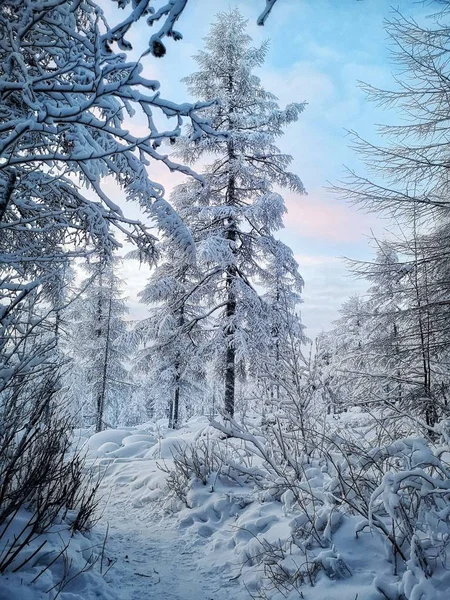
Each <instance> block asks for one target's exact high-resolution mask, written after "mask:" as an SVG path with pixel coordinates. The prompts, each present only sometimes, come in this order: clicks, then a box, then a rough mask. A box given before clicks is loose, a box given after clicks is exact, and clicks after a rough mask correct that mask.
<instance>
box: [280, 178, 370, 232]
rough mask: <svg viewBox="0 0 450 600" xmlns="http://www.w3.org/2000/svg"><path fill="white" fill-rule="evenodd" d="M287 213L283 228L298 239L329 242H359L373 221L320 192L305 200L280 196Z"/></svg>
mask: <svg viewBox="0 0 450 600" xmlns="http://www.w3.org/2000/svg"><path fill="white" fill-rule="evenodd" d="M284 197H285V201H286V207H287V209H288V213H287V215H286V216H285V219H284V222H285V227H286V229H287V230H289V231H291V232H292V231H295V233H298V234H299V235H300V236H302V237H307V238H316V239H323V240H324V241H332V242H344V241H345V242H351V241H359V240H361V237H362V236H363V235H364V234H368V233H369V231H370V229H371V228H373V227H374V225H375V224H376V223H375V217H373V216H372V217H371V216H370V215H367V214H364V213H361V212H358V211H357V210H356V209H354V208H352V207H351V206H348V205H346V204H345V203H344V202H341V201H339V200H338V199H334V198H332V197H327V196H326V195H325V193H324V192H323V191H321V190H313V191H312V192H311V193H309V194H308V195H307V196H297V195H294V194H289V193H286V194H284Z"/></svg>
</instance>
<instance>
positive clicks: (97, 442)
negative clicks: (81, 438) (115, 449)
mask: <svg viewBox="0 0 450 600" xmlns="http://www.w3.org/2000/svg"><path fill="white" fill-rule="evenodd" d="M130 435H131V433H130V431H129V430H127V429H107V430H105V431H100V432H99V433H94V435H92V436H91V437H90V438H89V439H88V440H87V441H86V442H85V444H84V446H83V448H82V449H83V450H86V451H87V458H101V457H103V456H104V453H103V451H100V448H101V447H102V446H104V445H105V444H111V443H112V444H117V446H121V444H122V442H123V440H124V438H126V437H128V436H130ZM107 452H108V451H107Z"/></svg>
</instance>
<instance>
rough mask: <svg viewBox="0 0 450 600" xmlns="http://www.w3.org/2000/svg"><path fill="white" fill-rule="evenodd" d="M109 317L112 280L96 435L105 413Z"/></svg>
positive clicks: (109, 331) (109, 312) (110, 301)
mask: <svg viewBox="0 0 450 600" xmlns="http://www.w3.org/2000/svg"><path fill="white" fill-rule="evenodd" d="M99 305H101V300H99ZM111 315H112V279H111V289H110V297H109V302H108V314H107V317H106V336H105V354H104V360H103V373H102V388H101V390H100V392H99V394H98V396H97V414H96V421H95V431H96V432H97V433H98V432H99V431H102V430H103V424H104V421H103V414H104V412H105V396H106V386H107V379H108V364H109V338H110V333H111Z"/></svg>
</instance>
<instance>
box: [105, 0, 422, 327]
mask: <svg viewBox="0 0 450 600" xmlns="http://www.w3.org/2000/svg"><path fill="white" fill-rule="evenodd" d="M263 4H264V3H263V1H262V0H241V1H240V2H239V3H237V5H238V7H239V9H240V10H241V12H242V13H243V14H244V15H245V16H247V17H248V19H249V33H250V35H251V36H252V37H253V39H254V43H255V45H257V44H259V43H261V41H263V40H265V39H269V40H270V50H269V53H268V56H267V60H266V63H265V65H264V67H263V68H261V69H260V71H259V72H258V73H257V74H258V75H259V76H260V77H261V79H262V81H263V84H264V85H265V87H266V89H268V90H269V91H271V92H273V93H274V94H275V95H277V96H278V98H279V100H280V105H285V104H286V103H289V102H294V101H307V103H308V107H307V109H306V111H305V112H304V113H303V115H302V116H301V117H300V120H299V121H298V123H296V124H294V125H292V126H291V127H290V128H289V130H288V131H286V135H285V136H284V137H283V138H282V139H281V140H280V143H279V146H280V147H281V148H282V150H283V151H286V152H288V153H290V154H291V155H292V156H293V157H294V161H293V166H292V170H294V171H295V172H296V173H298V175H300V177H301V178H302V180H303V182H304V185H305V187H306V189H307V191H308V195H307V196H302V197H298V196H297V197H296V196H294V195H292V194H287V195H285V198H286V203H287V206H288V210H289V212H288V214H287V216H286V219H285V225H286V228H285V230H284V231H283V232H282V234H281V237H282V238H283V240H284V241H285V242H286V243H288V244H289V245H290V247H291V248H292V249H293V251H294V253H295V255H296V257H297V259H298V262H299V264H300V271H301V273H302V275H303V277H304V279H305V284H306V285H305V290H304V304H303V307H302V313H303V321H304V323H305V325H306V327H307V332H308V334H309V335H310V336H311V337H313V336H314V335H316V334H317V333H318V332H319V331H320V330H321V329H322V328H324V329H327V328H329V327H330V326H331V322H332V321H333V319H335V318H337V316H338V309H339V307H340V305H341V304H342V302H343V301H344V300H345V299H346V298H347V297H348V296H349V295H351V294H352V293H355V292H358V291H363V290H364V288H365V286H364V284H363V283H362V282H357V281H355V280H353V279H352V278H351V277H349V276H348V273H347V271H346V268H345V265H344V263H343V262H342V261H341V260H340V258H341V257H343V256H348V257H351V258H362V259H366V258H368V257H370V256H371V255H372V251H371V249H370V247H369V244H368V241H369V240H368V238H369V237H370V235H371V230H373V231H374V232H375V234H376V235H378V236H382V235H383V231H384V230H385V229H386V228H388V229H389V223H388V222H386V221H383V220H381V219H379V218H377V217H376V216H375V215H365V214H363V213H361V212H358V211H356V210H355V209H354V208H352V207H349V206H347V205H345V203H343V202H342V201H340V200H339V199H337V198H335V197H334V196H332V195H331V194H330V193H329V192H328V191H327V190H326V189H325V187H326V186H327V184H328V182H337V181H338V180H339V179H340V178H342V176H343V173H344V167H343V165H346V166H348V167H351V168H355V169H356V170H358V171H359V172H363V167H362V165H361V164H359V163H358V159H357V157H356V156H355V155H354V153H353V151H352V150H351V149H349V148H348V138H347V137H346V130H348V129H350V130H356V131H358V133H360V134H362V135H363V136H364V137H368V138H372V139H373V138H374V137H375V136H376V128H375V124H376V123H382V122H386V121H387V120H391V119H392V117H390V116H389V115H385V114H383V113H382V112H380V110H377V109H376V107H374V106H373V105H372V104H370V103H367V102H366V101H365V98H364V94H363V93H362V92H361V91H360V90H359V88H358V87H357V82H358V80H363V81H365V82H368V83H371V84H373V85H375V86H380V87H388V88H392V86H393V85H394V83H393V78H392V72H393V70H394V68H395V67H394V65H393V64H392V63H391V60H390V56H389V50H388V40H387V35H386V33H385V31H384V29H383V20H384V19H385V18H386V17H389V15H390V14H392V6H394V7H395V8H396V9H398V10H400V11H401V12H402V13H403V14H405V15H412V16H415V17H416V18H417V17H419V16H420V15H421V14H423V13H424V10H425V9H424V6H423V4H422V3H418V2H414V0H398V1H397V2H396V3H394V4H393V2H392V0H361V1H359V0H278V2H277V4H276V6H275V8H274V10H273V12H272V14H271V15H270V17H269V19H268V21H267V24H266V26H265V27H258V26H257V25H256V18H257V16H258V14H259V12H258V11H260V10H261V9H262V7H263ZM235 5H236V3H235V4H233V3H228V2H224V1H222V0H188V4H187V8H186V9H185V12H184V13H183V15H182V17H181V19H180V21H179V23H178V29H179V30H180V31H181V33H182V34H183V38H184V39H183V40H182V41H180V42H176V43H175V42H172V41H170V40H169V42H168V44H167V55H166V57H164V58H163V59H154V58H152V57H147V58H145V59H144V65H145V69H146V74H147V76H149V77H151V78H156V79H158V80H159V81H160V82H161V89H162V94H163V95H164V96H165V97H168V98H170V99H173V100H177V101H186V100H192V99H191V98H189V97H188V95H187V92H186V90H185V87H184V85H183V84H182V83H180V80H181V79H182V78H183V77H184V76H186V75H188V74H189V73H191V72H192V71H194V70H196V63H195V61H194V60H193V58H192V56H193V55H194V54H195V53H196V52H197V51H198V50H199V49H200V48H202V45H203V42H202V38H203V37H204V36H205V35H206V34H207V33H208V30H209V26H210V24H211V23H212V22H213V21H214V17H215V14H216V13H217V12H219V11H221V10H228V9H229V8H230V7H233V6H235ZM109 6H111V3H110V4H109ZM115 16H116V15H115V14H114V12H111V13H110V15H109V17H110V20H111V21H113V22H114V17H115ZM151 33H152V31H151V29H147V28H146V27H145V25H144V24H143V25H139V29H138V30H137V31H136V32H135V35H134V39H132V40H131V41H132V42H133V44H134V47H135V50H134V55H135V57H137V56H138V55H139V54H140V52H142V51H143V50H144V47H143V46H142V45H141V44H143V43H145V41H146V39H148V37H150V35H151ZM153 168H154V177H155V179H157V180H162V182H163V183H164V185H165V186H166V189H167V192H168V193H169V192H170V188H171V187H172V185H173V184H176V183H178V182H179V179H178V178H177V177H173V176H170V175H169V174H168V173H166V172H164V170H163V169H162V168H161V167H159V166H158V165H155V166H154V167H153ZM123 275H124V276H125V277H126V278H127V280H128V285H127V293H128V295H129V297H130V300H131V305H132V308H133V310H132V316H137V312H136V311H137V310H138V309H137V307H136V303H135V293H136V292H137V291H138V290H140V289H142V287H143V283H144V281H143V279H145V275H146V274H145V273H144V272H136V270H135V269H134V268H133V267H131V265H129V264H128V265H127V266H126V267H125V268H124V272H123ZM140 310H142V309H140ZM135 312H136V314H135ZM139 316H141V315H139Z"/></svg>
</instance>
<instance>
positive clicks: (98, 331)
mask: <svg viewBox="0 0 450 600" xmlns="http://www.w3.org/2000/svg"><path fill="white" fill-rule="evenodd" d="M85 269H86V270H87V271H88V273H89V275H90V276H89V278H88V279H87V280H85V281H84V282H83V283H82V284H81V285H82V289H83V292H82V293H81V295H80V297H79V298H78V299H77V300H76V302H74V306H73V310H72V319H73V321H72V332H73V333H72V335H73V338H72V339H73V363H72V375H71V378H72V382H71V386H70V387H71V390H72V397H73V400H74V403H75V405H76V407H77V410H78V411H79V412H80V413H81V414H82V415H83V417H84V421H85V424H86V422H87V423H88V424H89V425H95V429H96V431H101V430H102V429H104V428H105V427H111V426H112V427H114V426H116V425H117V424H118V422H119V418H120V414H121V412H122V411H123V406H124V405H125V404H126V403H127V402H128V399H129V398H130V397H131V394H132V385H131V382H130V380H129V377H128V370H127V368H126V366H125V364H126V361H127V360H128V358H129V356H128V351H129V349H130V340H129V336H128V335H127V324H126V321H125V320H124V316H125V314H126V313H127V312H128V310H127V307H126V305H125V302H124V300H123V298H122V293H121V282H120V280H119V279H118V278H117V276H116V275H115V273H114V263H111V262H105V261H103V260H98V261H96V262H92V263H89V264H87V265H86V266H85Z"/></svg>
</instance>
